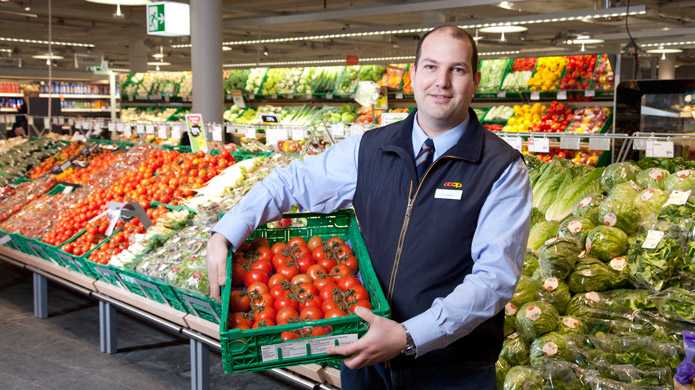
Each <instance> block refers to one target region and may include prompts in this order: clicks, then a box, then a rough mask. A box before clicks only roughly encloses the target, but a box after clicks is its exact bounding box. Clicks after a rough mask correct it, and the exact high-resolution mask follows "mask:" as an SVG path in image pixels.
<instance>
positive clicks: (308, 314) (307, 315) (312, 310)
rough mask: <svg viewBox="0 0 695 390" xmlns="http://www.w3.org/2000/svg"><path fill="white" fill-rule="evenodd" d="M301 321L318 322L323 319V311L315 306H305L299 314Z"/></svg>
mask: <svg viewBox="0 0 695 390" xmlns="http://www.w3.org/2000/svg"><path fill="white" fill-rule="evenodd" d="M299 318H301V319H302V320H305V321H306V320H320V319H322V318H323V311H321V309H320V308H318V307H315V306H307V307H305V308H304V309H302V311H301V312H300V313H299Z"/></svg>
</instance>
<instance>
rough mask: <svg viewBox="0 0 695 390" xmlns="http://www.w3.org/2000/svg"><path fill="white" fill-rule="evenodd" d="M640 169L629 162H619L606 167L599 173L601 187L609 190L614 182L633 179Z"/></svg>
mask: <svg viewBox="0 0 695 390" xmlns="http://www.w3.org/2000/svg"><path fill="white" fill-rule="evenodd" d="M639 171H640V169H639V167H638V166H636V165H633V164H631V163H629V162H619V163H615V164H611V165H609V166H607V167H606V169H605V170H604V171H603V174H602V175H601V187H603V190H604V191H606V192H610V191H611V189H613V187H615V185H616V184H620V183H624V182H626V181H630V180H635V178H636V177H637V174H638V173H639Z"/></svg>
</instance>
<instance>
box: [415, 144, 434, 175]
mask: <svg viewBox="0 0 695 390" xmlns="http://www.w3.org/2000/svg"><path fill="white" fill-rule="evenodd" d="M432 156H434V142H433V141H432V138H427V139H426V140H425V143H424V144H422V148H420V153H418V155H417V158H416V159H415V168H416V169H417V178H418V179H421V178H422V177H423V176H424V175H425V172H427V168H429V167H430V165H431V164H432Z"/></svg>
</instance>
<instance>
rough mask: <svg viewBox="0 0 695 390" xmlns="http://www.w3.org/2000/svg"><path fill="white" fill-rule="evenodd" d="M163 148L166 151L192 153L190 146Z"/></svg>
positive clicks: (164, 146) (163, 146)
mask: <svg viewBox="0 0 695 390" xmlns="http://www.w3.org/2000/svg"><path fill="white" fill-rule="evenodd" d="M161 147H162V149H164V150H169V151H173V150H175V151H177V152H179V153H191V147H190V146H188V145H161Z"/></svg>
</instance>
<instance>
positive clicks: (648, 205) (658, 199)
mask: <svg viewBox="0 0 695 390" xmlns="http://www.w3.org/2000/svg"><path fill="white" fill-rule="evenodd" d="M667 200H668V194H667V193H665V192H664V191H661V190H660V189H658V188H652V189H647V190H644V191H642V192H640V194H639V196H638V197H636V198H635V207H636V208H637V210H639V212H640V214H641V215H642V218H644V217H647V216H649V215H651V214H658V213H659V210H660V209H661V206H663V205H664V203H666V201H667Z"/></svg>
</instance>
